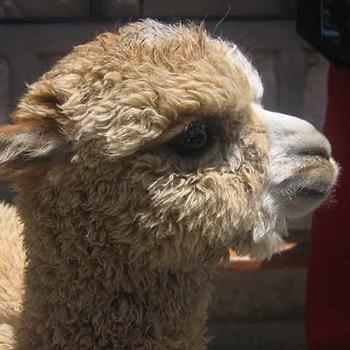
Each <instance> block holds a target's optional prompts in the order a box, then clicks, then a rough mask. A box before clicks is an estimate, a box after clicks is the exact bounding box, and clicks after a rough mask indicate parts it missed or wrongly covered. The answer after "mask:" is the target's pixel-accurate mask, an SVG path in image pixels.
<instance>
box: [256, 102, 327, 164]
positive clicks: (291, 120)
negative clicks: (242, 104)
mask: <svg viewBox="0 0 350 350" xmlns="http://www.w3.org/2000/svg"><path fill="white" fill-rule="evenodd" d="M259 115H260V116H261V118H262V119H263V121H264V123H265V124H266V126H267V132H268V135H269V139H270V143H271V151H272V152H273V153H276V152H277V153H279V154H281V153H284V154H285V155H287V156H290V157H292V156H308V157H314V156H315V157H316V156H318V157H322V158H324V159H327V160H330V159H331V145H330V143H329V141H328V139H327V138H326V137H325V136H324V135H323V134H321V133H320V132H319V131H318V130H317V129H316V128H315V127H314V126H313V125H311V124H310V123H308V122H307V121H305V120H303V119H300V118H296V117H292V116H290V115H287V114H282V113H275V112H270V111H267V110H264V109H262V108H260V113H259Z"/></svg>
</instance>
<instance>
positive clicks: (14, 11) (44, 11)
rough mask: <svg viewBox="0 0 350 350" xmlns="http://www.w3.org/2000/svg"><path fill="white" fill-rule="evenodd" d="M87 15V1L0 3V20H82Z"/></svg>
mask: <svg viewBox="0 0 350 350" xmlns="http://www.w3.org/2000/svg"><path fill="white" fill-rule="evenodd" d="M89 13H90V1H88V0H50V1H46V0H30V1H28V0H4V1H0V19H43V18H55V19H57V18H84V17H88V16H89Z"/></svg>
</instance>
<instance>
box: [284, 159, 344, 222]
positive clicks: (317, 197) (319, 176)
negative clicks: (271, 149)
mask: <svg viewBox="0 0 350 350" xmlns="http://www.w3.org/2000/svg"><path fill="white" fill-rule="evenodd" d="M338 173H339V169H338V166H337V164H336V163H335V161H334V160H333V159H330V160H326V159H324V158H323V160H322V161H320V160H319V159H315V161H312V162H310V163H308V165H307V166H304V167H302V168H301V169H299V170H298V171H297V172H296V173H294V175H293V176H292V177H290V178H288V179H286V180H285V181H283V183H281V184H280V185H279V186H278V192H279V198H280V199H281V201H282V203H284V206H283V207H284V208H285V210H286V214H287V216H288V217H300V216H303V215H305V214H307V213H309V212H311V211H313V210H315V209H316V208H317V207H319V206H320V205H321V204H322V203H323V202H325V201H326V200H327V198H328V197H329V195H330V194H331V192H332V189H333V187H334V185H335V183H336V180H337V177H338Z"/></svg>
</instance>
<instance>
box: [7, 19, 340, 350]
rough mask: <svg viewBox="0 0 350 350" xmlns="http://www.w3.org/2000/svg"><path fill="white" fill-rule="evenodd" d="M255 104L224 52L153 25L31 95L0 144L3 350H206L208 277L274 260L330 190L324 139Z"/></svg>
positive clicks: (245, 79)
mask: <svg viewBox="0 0 350 350" xmlns="http://www.w3.org/2000/svg"><path fill="white" fill-rule="evenodd" d="M262 93H263V88H262V84H261V81H260V78H259V75H258V73H257V72H256V71H255V70H254V68H253V67H252V65H251V64H250V63H249V61H248V60H247V58H246V57H245V56H244V55H243V54H242V53H241V52H240V51H239V50H238V48H237V47H236V46H235V45H234V44H232V43H229V42H225V41H224V40H221V39H217V38H212V37H210V36H209V35H208V34H207V33H206V31H205V30H204V29H203V27H202V26H195V25H163V24H160V23H158V22H156V21H152V20H144V21H141V22H136V23H133V24H129V25H127V26H125V27H123V28H121V29H120V30H119V31H118V32H117V33H116V34H111V33H106V34H102V35H99V36H98V37H97V38H96V39H95V40H94V41H92V42H90V43H87V44H84V45H81V46H78V47H76V48H75V49H74V50H73V51H72V52H71V53H70V54H68V55H67V56H66V57H65V58H63V59H62V60H61V61H59V62H58V63H57V64H56V66H55V67H53V69H52V70H51V71H49V72H48V73H46V74H44V75H43V76H42V77H41V78H40V79H39V80H38V81H37V82H36V83H34V84H32V85H31V86H30V87H29V90H28V92H27V93H26V95H25V96H24V97H23V98H22V99H21V101H20V102H19V104H18V107H17V109H16V110H15V112H14V113H13V115H12V119H13V122H14V125H8V126H3V127H2V128H0V145H1V148H0V149H1V152H0V177H1V178H2V179H7V180H11V181H13V183H14V186H15V190H16V193H17V194H16V208H17V211H18V217H20V220H21V223H22V224H18V225H23V228H22V237H23V244H24V247H25V251H26V264H25V270H24V281H23V285H24V296H23V301H22V306H21V312H20V319H19V322H18V324H17V322H16V321H13V322H12V323H10V322H9V321H8V320H7V321H6V318H4V316H3V315H2V314H0V321H1V320H4V321H3V323H4V324H3V325H2V326H1V327H0V341H2V344H3V345H2V347H1V349H10V348H14V349H17V350H34V349H35V350H44V349H45V350H50V349H55V350H58V349H159V350H160V349H167V350H169V349H192V350H194V349H195V350H200V349H205V348H206V342H207V341H206V338H205V331H206V326H205V323H206V318H207V306H208V303H209V300H210V294H211V289H212V279H213V274H214V269H215V266H216V264H217V263H218V262H220V261H225V260H226V259H227V255H228V249H229V248H233V249H235V250H236V251H238V252H239V253H241V254H250V255H251V256H252V257H258V258H263V257H269V256H270V255H271V254H272V253H273V252H274V251H275V250H276V249H278V247H279V246H280V244H281V243H282V242H283V237H284V236H285V235H286V229H285V220H286V218H287V217H291V216H298V215H302V214H303V213H305V212H309V211H310V210H313V209H314V208H316V207H317V206H318V205H320V204H321V203H322V202H323V201H324V200H325V198H326V197H327V195H328V194H329V192H330V191H331V189H332V187H333V185H334V183H335V181H336V177H337V166H336V163H335V162H334V160H333V159H332V158H331V150H330V145H329V143H328V141H327V139H326V138H325V137H324V136H323V135H321V134H320V133H319V132H317V131H316V129H315V128H314V127H312V126H311V125H310V124H309V123H307V122H305V121H302V120H300V119H298V118H295V117H291V116H286V115H282V114H278V113H272V112H268V111H266V110H264V109H263V108H262V106H261V102H260V101H261V97H262ZM16 225H17V223H16ZM18 229H20V227H17V226H16V228H15V227H13V231H14V232H11V233H8V234H9V235H13V236H12V237H14V238H13V240H14V241H16V240H17V241H18V242H21V241H20V240H21V238H19V237H18V233H17V232H18V231H16V230H18ZM15 231H16V232H15ZM0 237H1V239H2V241H3V240H4V237H3V236H0ZM1 244H3V243H2V242H1V243H0V246H1ZM19 244H20V243H19ZM5 245H7V246H8V245H9V243H7V242H6V241H5ZM17 248H18V247H17ZM17 248H13V249H12V247H9V248H8V251H6V249H7V248H4V252H5V254H7V255H6V256H9V255H11V253H13V255H14V258H16V255H17V254H22V253H21V252H20V251H21V249H19V251H18V249H17ZM0 252H1V253H2V254H3V250H0ZM7 259H10V258H7ZM18 259H19V260H20V261H21V262H22V256H21V255H20V257H19V258H18ZM0 261H1V260H0ZM0 268H1V269H3V268H4V266H2V265H0ZM16 269H17V270H19V271H20V270H21V268H19V267H16ZM18 273H19V275H18V276H21V275H20V273H21V272H18ZM18 276H16V274H13V273H11V274H10V278H13V279H18V278H21V277H18ZM11 283H12V281H9V282H8V285H9V286H10V287H9V293H10V294H9V295H11V293H13V294H14V296H13V299H14V300H16V301H14V305H15V309H16V310H18V307H19V303H18V302H17V298H18V295H20V293H21V292H20V290H21V286H20V285H19V286H18V288H17V289H16V290H12V289H11ZM14 283H15V282H14ZM3 293H4V291H2V290H1V289H0V301H2V300H5V303H10V302H11V300H8V299H6V298H5V299H4V295H5V297H6V294H3ZM5 293H6V290H5ZM6 300H8V301H6ZM233 302H234V301H233ZM0 312H1V313H3V312H4V310H3V309H0ZM5 312H6V310H5ZM16 312H18V311H14V312H13V316H11V317H12V318H13V319H14V320H15V316H14V315H16ZM11 326H13V327H14V328H13V329H11ZM15 330H16V331H15ZM12 333H15V336H14V337H13V336H12ZM1 339H2V340H1Z"/></svg>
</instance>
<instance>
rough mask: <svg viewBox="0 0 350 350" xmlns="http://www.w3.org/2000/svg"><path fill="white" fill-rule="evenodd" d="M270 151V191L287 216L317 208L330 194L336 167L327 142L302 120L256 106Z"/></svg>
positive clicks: (297, 214)
mask: <svg viewBox="0 0 350 350" xmlns="http://www.w3.org/2000/svg"><path fill="white" fill-rule="evenodd" d="M256 112H257V113H258V115H259V117H260V118H261V119H262V121H263V123H264V124H265V126H266V132H267V134H268V139H269V144H270V150H269V165H268V186H269V190H270V191H271V192H272V193H273V194H274V197H275V198H277V200H278V202H279V204H280V205H281V208H282V209H283V210H284V212H285V214H286V216H288V217H297V216H301V215H304V214H306V213H308V212H310V211H312V210H314V209H316V208H317V207H318V206H319V205H320V204H322V202H324V201H325V200H326V199H327V197H328V196H329V194H330V193H331V191H332V189H333V187H334V185H335V183H336V180H337V177H338V174H339V168H338V165H337V164H336V162H335V161H334V159H333V158H332V155H331V145H330V143H329V141H328V139H327V138H326V137H325V136H324V135H323V134H321V133H320V132H319V131H318V130H316V128H315V127H314V126H312V125H311V124H310V123H308V122H306V121H305V120H302V119H299V118H296V117H292V116H289V115H286V114H282V113H274V112H270V111H267V110H264V109H262V108H261V107H256Z"/></svg>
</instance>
